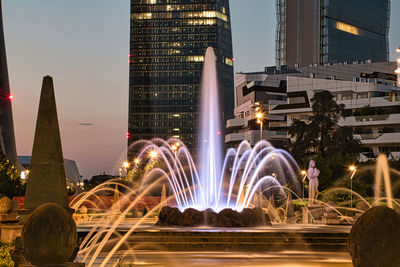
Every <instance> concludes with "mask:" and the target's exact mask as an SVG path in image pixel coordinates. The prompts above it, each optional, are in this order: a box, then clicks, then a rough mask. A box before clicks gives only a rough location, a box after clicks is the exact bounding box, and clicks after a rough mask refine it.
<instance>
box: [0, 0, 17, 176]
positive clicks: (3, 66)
mask: <svg viewBox="0 0 400 267" xmlns="http://www.w3.org/2000/svg"><path fill="white" fill-rule="evenodd" d="M12 99H13V97H12V95H11V93H10V84H9V80H8V68H7V56H6V46H5V40H4V29H3V15H2V3H1V0H0V153H2V154H4V155H5V156H6V157H7V159H8V160H9V161H10V162H12V164H14V166H16V168H17V169H19V170H20V171H22V166H21V164H20V163H19V162H18V159H17V149H16V146H15V136H14V123H13V116H12V109H11V101H12Z"/></svg>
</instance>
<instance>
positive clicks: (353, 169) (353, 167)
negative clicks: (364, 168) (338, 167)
mask: <svg viewBox="0 0 400 267" xmlns="http://www.w3.org/2000/svg"><path fill="white" fill-rule="evenodd" d="M356 169H357V167H356V166H354V165H351V166H350V167H349V171H351V172H353V171H355V170H356Z"/></svg>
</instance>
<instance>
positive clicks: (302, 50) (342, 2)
mask: <svg viewBox="0 0 400 267" xmlns="http://www.w3.org/2000/svg"><path fill="white" fill-rule="evenodd" d="M276 3H277V6H276V8H277V34H276V64H277V66H283V65H288V66H289V67H295V66H299V67H303V66H309V65H311V64H317V65H321V64H328V63H344V62H349V63H350V62H355V61H364V62H365V61H368V62H370V61H371V62H383V61H388V59H389V47H388V33H389V24H390V0H334V1H329V0H276Z"/></svg>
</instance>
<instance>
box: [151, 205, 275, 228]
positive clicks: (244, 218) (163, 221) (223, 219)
mask: <svg viewBox="0 0 400 267" xmlns="http://www.w3.org/2000/svg"><path fill="white" fill-rule="evenodd" d="M156 225H158V226H180V227H195V226H213V227H253V226H265V225H271V222H270V220H269V217H268V215H266V214H265V213H264V211H263V210H262V209H260V208H254V209H247V208H246V209H243V210H242V211H241V212H238V211H236V210H232V209H223V210H222V211H220V212H219V213H216V212H214V211H212V210H210V209H208V210H205V211H198V210H196V209H193V208H188V209H186V210H185V211H184V212H180V210H179V209H177V208H171V207H164V208H162V209H161V212H160V214H159V216H158V221H157V223H156Z"/></svg>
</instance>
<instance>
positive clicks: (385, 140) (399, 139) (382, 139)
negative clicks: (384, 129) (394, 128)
mask: <svg viewBox="0 0 400 267" xmlns="http://www.w3.org/2000/svg"><path fill="white" fill-rule="evenodd" d="M354 136H355V137H357V138H359V139H360V141H361V144H363V145H377V144H398V143H400V133H377V134H361V135H354Z"/></svg>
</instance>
